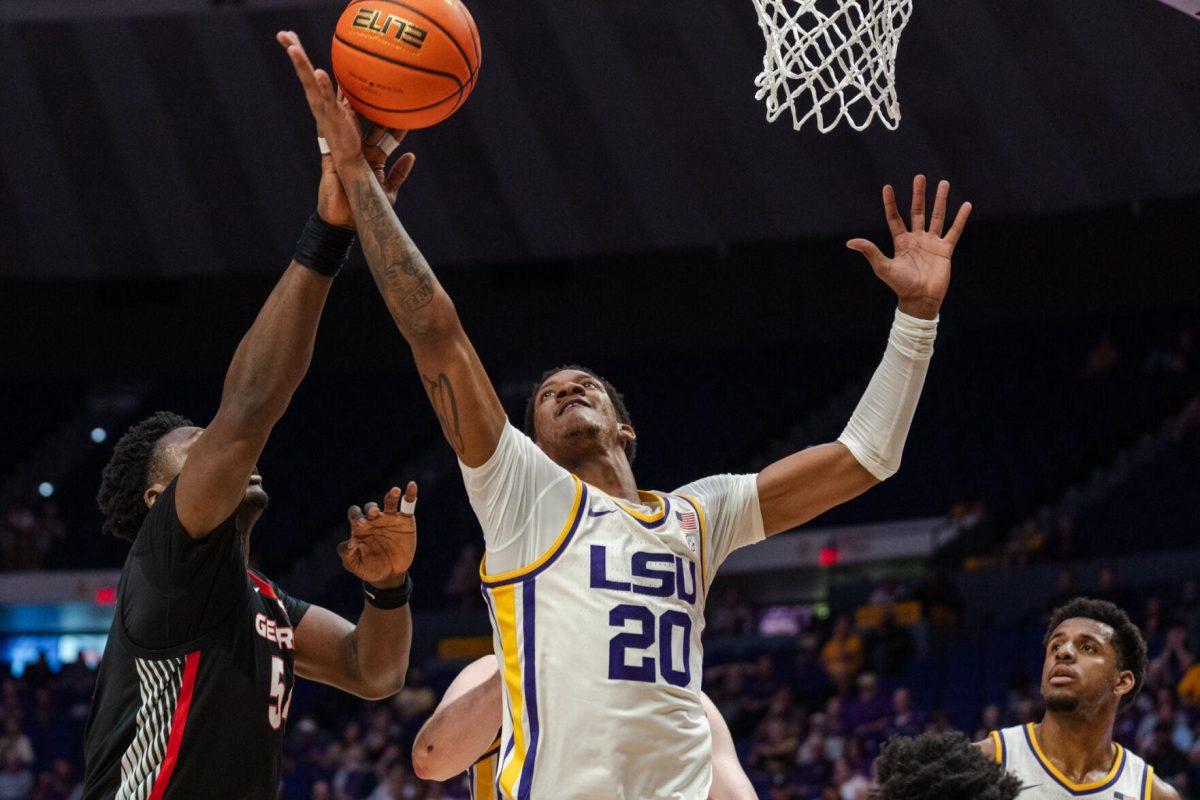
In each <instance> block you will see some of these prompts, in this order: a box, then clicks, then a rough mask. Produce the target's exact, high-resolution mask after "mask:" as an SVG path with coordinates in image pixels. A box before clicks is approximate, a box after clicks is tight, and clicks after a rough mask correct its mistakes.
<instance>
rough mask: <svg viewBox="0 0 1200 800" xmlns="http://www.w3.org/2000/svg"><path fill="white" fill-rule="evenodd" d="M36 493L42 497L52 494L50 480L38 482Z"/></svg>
mask: <svg viewBox="0 0 1200 800" xmlns="http://www.w3.org/2000/svg"><path fill="white" fill-rule="evenodd" d="M38 494H40V495H41V496H42V497H49V496H51V495H52V494H54V484H53V483H51V482H50V481H42V482H41V483H39V484H38Z"/></svg>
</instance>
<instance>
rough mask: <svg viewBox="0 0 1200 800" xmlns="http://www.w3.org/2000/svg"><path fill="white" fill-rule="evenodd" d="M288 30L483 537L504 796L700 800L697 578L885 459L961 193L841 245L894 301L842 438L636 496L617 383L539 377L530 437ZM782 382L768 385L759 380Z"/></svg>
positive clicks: (865, 483) (919, 181) (920, 202)
mask: <svg viewBox="0 0 1200 800" xmlns="http://www.w3.org/2000/svg"><path fill="white" fill-rule="evenodd" d="M287 39H288V54H289V57H290V58H291V60H292V64H293V66H294V67H295V69H296V74H297V76H298V78H299V79H300V82H301V83H302V85H303V86H304V92H305V97H306V98H307V100H308V103H309V108H310V110H311V111H312V113H313V116H314V119H315V120H316V124H317V131H318V135H319V136H321V137H323V138H324V140H325V143H326V146H327V147H328V149H329V151H330V160H331V161H332V164H333V168H334V170H335V171H336V172H337V174H338V177H339V178H340V180H341V182H342V186H343V188H344V189H345V191H346V196H347V198H348V199H349V201H350V206H351V209H352V210H353V212H354V217H355V221H356V227H357V229H358V235H359V238H360V240H361V243H362V249H363V254H364V255H365V256H366V260H367V264H368V265H369V266H370V268H371V273H372V275H373V276H374V278H375V283H376V285H377V287H378V288H379V291H380V294H381V295H382V296H383V299H384V301H385V303H386V304H387V307H388V310H389V311H390V312H391V315H392V318H393V320H394V321H395V323H396V326H397V327H398V328H399V330H400V332H401V333H402V334H403V336H404V338H405V339H406V340H407V342H408V344H409V346H410V347H411V348H412V353H413V357H414V360H415V361H416V366H417V370H418V371H419V373H420V376H421V380H422V383H423V385H424V387H425V391H426V394H427V395H428V396H429V400H430V402H431V403H432V405H433V408H434V410H435V412H436V413H437V416H438V421H439V422H440V423H441V427H442V432H443V434H444V436H445V438H446V440H447V441H448V442H449V443H450V445H451V446H452V447H453V448H454V451H455V453H456V454H457V456H458V459H459V462H460V463H461V466H462V470H463V476H464V479H465V482H466V485H467V492H468V495H469V497H470V500H471V504H472V507H473V508H474V510H475V512H476V514H477V515H478V517H479V520H480V523H481V525H482V527H483V535H484V541H485V545H486V549H485V552H486V555H485V558H484V563H483V566H482V570H481V571H482V578H483V582H484V585H485V587H486V595H487V600H488V607H489V609H490V613H491V617H492V623H493V627H494V641H495V648H496V655H497V657H498V658H499V660H500V663H501V665H502V669H503V688H504V722H503V733H502V735H501V743H500V761H499V766H498V770H499V775H498V778H497V792H498V794H499V795H501V796H502V797H504V798H521V799H522V800H523V799H524V798H529V797H534V798H554V800H569V799H570V800H575V799H578V800H583V799H584V798H597V799H598V798H603V799H604V800H621V799H622V798H624V799H625V800H651V798H685V799H686V800H702V799H703V798H705V797H706V796H707V794H708V790H709V785H710V783H711V780H712V767H711V757H710V751H711V737H710V733H709V727H708V723H707V721H706V719H705V715H704V711H703V707H702V705H701V701H700V675H701V672H702V666H703V665H702V651H701V647H700V635H701V632H702V628H703V623H704V616H703V612H704V603H705V600H706V598H707V595H708V588H709V585H710V583H711V582H712V580H713V577H714V576H715V575H716V572H717V569H718V568H719V567H720V566H721V562H722V561H723V560H724V559H725V557H726V556H727V555H729V553H730V552H732V551H733V550H735V549H736V548H738V547H742V546H744V545H748V544H752V543H754V542H757V541H760V540H762V539H763V538H764V537H766V536H772V535H775V534H777V533H781V532H783V531H788V530H791V529H793V528H795V527H796V526H798V525H801V524H803V523H805V522H807V521H808V520H810V519H812V518H813V517H815V516H817V515H818V514H821V513H822V512H824V511H827V510H828V509H830V508H832V507H834V506H836V505H839V504H841V503H844V502H846V501H848V500H850V499H852V498H854V497H856V496H858V495H859V494H861V493H862V492H864V491H866V490H867V489H869V488H871V487H872V486H875V485H876V484H878V483H879V482H880V481H881V480H883V479H885V478H887V477H889V476H890V475H892V474H893V473H894V472H895V471H896V470H897V469H898V468H899V464H900V455H901V451H902V449H903V445H904V440H905V438H906V436H907V434H908V429H909V426H910V424H911V422H912V417H913V414H914V412H915V410H916V404H917V400H918V398H919V396H920V392H921V387H922V386H923V384H924V380H925V374H926V371H927V369H928V366H929V359H930V357H931V355H932V353H933V341H934V337H935V335H936V331H937V316H938V311H939V309H940V308H941V304H942V300H943V299H944V297H945V295H946V290H947V288H948V287H949V283H950V258H951V255H952V253H953V252H954V247H955V245H956V243H957V242H958V239H959V237H960V236H961V235H962V232H963V228H964V226H965V224H966V221H967V216H968V215H969V213H970V205H969V204H963V205H962V207H961V208H960V209H959V211H958V213H957V214H956V216H955V218H954V220H953V222H952V223H951V225H950V226H949V228H948V229H947V230H946V231H945V232H944V233H943V226H944V224H945V222H946V200H947V196H948V194H949V191H950V185H949V184H948V183H947V182H945V181H942V182H941V183H940V184H939V185H938V187H937V193H936V199H935V201H934V204H933V208H932V213H931V214H930V215H929V217H928V219H927V218H926V205H925V201H926V186H925V178H924V176H920V175H918V176H917V177H916V178H915V179H914V181H913V196H912V213H911V228H909V227H906V225H905V222H904V220H903V219H902V217H901V215H900V212H899V210H898V208H897V206H896V198H895V194H894V192H893V191H892V188H891V187H890V186H886V187H884V190H883V201H884V209H885V212H886V219H887V224H888V227H889V229H890V230H891V233H892V239H893V246H894V253H895V254H894V255H893V256H892V257H890V258H889V257H887V256H885V255H884V254H883V253H882V252H880V250H879V248H878V247H876V246H875V245H874V244H872V243H871V242H869V241H867V240H865V239H853V240H851V241H849V242H847V246H848V247H850V248H851V249H853V250H856V251H858V252H860V253H862V254H863V255H864V256H865V257H866V258H867V260H868V261H869V262H870V264H871V267H872V268H873V269H874V271H875V274H876V275H877V276H878V277H879V278H880V279H881V280H883V282H884V283H885V284H887V285H888V286H889V287H890V288H891V289H892V290H893V291H894V292H895V293H896V297H897V301H898V303H897V305H898V308H897V310H896V314H895V321H894V322H893V324H892V330H891V335H890V337H889V340H888V344H887V347H886V349H885V351H884V356H883V360H882V362H881V363H880V366H879V368H878V370H877V371H876V373H875V376H874V377H873V378H872V380H871V382H870V384H869V385H868V387H867V390H866V393H865V394H864V396H863V398H862V401H861V402H860V403H859V405H858V407H857V408H856V409H855V411H854V414H853V415H852V417H851V419H850V421H849V423H848V424H847V426H846V429H845V431H844V432H843V433H842V435H841V436H840V437H839V439H838V440H837V441H835V442H830V443H827V444H822V445H818V446H815V447H810V448H808V449H805V450H802V451H800V452H797V453H794V454H792V455H790V456H788V457H786V458H784V459H782V460H780V461H778V462H776V463H774V464H771V465H770V466H768V467H766V468H765V469H763V470H762V471H761V472H760V473H758V474H757V475H721V476H715V477H710V478H704V479H701V480H699V481H696V482H694V483H690V484H687V485H685V486H682V487H680V488H679V489H677V490H675V491H673V492H667V493H658V492H647V491H639V489H638V486H637V483H636V481H635V480H634V475H633V468H632V461H633V455H634V452H635V448H636V446H637V434H636V432H635V430H634V428H633V425H632V424H631V420H630V418H629V415H628V414H627V413H623V409H624V405H623V403H622V402H621V399H620V396H619V395H618V393H617V392H616V391H615V389H613V388H612V386H611V384H609V383H607V382H606V381H603V380H600V379H599V377H597V376H596V375H595V374H594V373H592V372H590V371H587V370H580V369H565V370H557V371H553V372H552V373H551V374H549V375H548V376H547V377H546V378H545V379H544V380H543V381H542V382H541V383H540V385H539V386H538V388H537V390H536V393H535V395H534V397H533V406H532V413H531V415H530V420H531V427H530V429H529V430H526V431H525V432H524V433H522V432H521V431H519V430H517V429H516V428H515V427H513V426H512V425H511V424H510V423H509V421H508V418H507V417H506V416H505V413H504V408H503V406H502V405H501V403H500V399H499V397H498V396H497V394H496V391H495V389H494V388H493V386H492V382H491V380H490V379H489V378H488V375H487V372H486V371H485V370H484V367H483V364H482V363H481V362H480V359H479V357H478V355H477V354H476V352H475V349H474V347H473V346H472V345H471V342H470V340H469V338H468V337H467V334H466V332H465V331H464V330H463V326H462V323H461V321H460V320H459V317H458V313H457V311H456V310H455V308H454V303H453V302H452V301H451V299H450V297H449V295H448V294H447V293H446V291H445V290H444V289H443V288H442V286H441V284H440V283H439V282H438V280H437V278H436V276H435V275H434V273H433V270H432V269H431V268H430V266H429V264H428V262H426V260H425V258H424V257H423V256H422V255H421V253H420V251H419V250H418V249H417V247H416V245H415V244H414V243H413V241H412V239H411V238H410V237H409V235H408V233H407V232H406V231H405V230H404V227H403V226H402V225H401V224H400V221H399V220H398V219H397V217H396V214H395V212H394V211H393V209H392V205H391V203H389V202H388V199H387V196H386V195H385V194H384V191H383V188H382V186H381V183H380V181H381V180H383V174H382V170H381V171H380V173H379V174H376V173H375V172H374V171H373V170H372V168H371V165H369V164H368V163H367V162H366V161H365V160H364V159H363V157H362V148H363V141H362V134H361V129H360V128H359V125H358V122H357V119H356V117H355V115H354V113H353V110H352V109H350V107H349V106H348V104H346V102H345V101H344V99H342V98H339V97H338V95H337V94H336V92H335V90H334V88H333V84H332V81H331V79H330V77H329V75H328V74H326V73H325V72H324V71H322V70H314V69H313V67H312V64H311V63H310V62H309V60H308V57H307V56H306V55H305V53H304V50H303V48H302V47H301V45H300V43H299V40H298V39H296V38H295V37H294V35H290V36H288V37H287ZM384 133H385V132H383V131H380V132H377V133H373V134H371V136H382V135H383V134H384ZM368 139H370V136H369V137H368ZM367 144H370V145H372V146H374V145H376V144H377V142H374V141H368V142H367ZM413 158H414V156H413V155H412V154H410V153H405V154H402V155H401V156H399V157H398V159H397V160H396V161H395V163H394V165H393V169H403V170H405V171H407V170H408V169H409V168H410V167H411V166H412V161H413ZM597 280H603V276H598V277H597ZM647 281H650V282H652V281H653V276H652V275H651V276H647ZM644 289H645V286H644V285H643V286H637V287H629V291H642V290H644ZM562 300H563V302H570V303H572V304H574V305H576V306H578V311H579V317H580V320H581V324H582V323H585V322H586V320H587V319H588V317H589V316H590V315H594V314H597V313H605V311H606V310H605V309H597V308H594V307H589V306H588V303H587V298H583V297H580V298H562ZM682 311H683V309H681V312H682ZM497 312H498V313H503V309H497ZM531 322H532V321H529V320H522V321H519V322H517V321H514V324H521V325H524V324H531ZM703 377H704V376H700V375H697V376H696V380H695V382H694V383H693V384H691V385H689V386H687V387H681V395H684V396H681V398H680V402H695V399H696V397H697V396H698V395H701V394H702V392H703V385H702V381H703ZM786 379H787V376H776V375H771V376H767V377H766V378H765V380H764V385H763V387H762V391H763V392H764V393H766V392H769V391H770V387H771V384H772V383H774V382H775V381H779V380H786Z"/></svg>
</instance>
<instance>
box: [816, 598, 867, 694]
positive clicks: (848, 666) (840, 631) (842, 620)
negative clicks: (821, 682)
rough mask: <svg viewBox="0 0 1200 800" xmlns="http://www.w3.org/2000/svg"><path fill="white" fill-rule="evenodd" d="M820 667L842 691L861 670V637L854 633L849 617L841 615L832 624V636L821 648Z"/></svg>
mask: <svg viewBox="0 0 1200 800" xmlns="http://www.w3.org/2000/svg"><path fill="white" fill-rule="evenodd" d="M821 665H822V666H823V667H824V668H825V674H826V675H828V676H829V679H830V680H831V681H833V682H834V684H836V685H837V686H838V687H839V688H840V689H841V690H842V691H845V690H846V689H848V688H849V686H850V684H851V683H853V681H854V678H855V677H856V676H857V675H858V672H859V670H861V669H862V666H863V643H862V637H860V636H859V635H858V633H856V632H855V631H854V627H853V625H852V624H851V622H850V618H849V617H847V616H844V615H843V616H840V617H838V618H837V621H836V622H834V624H833V636H831V637H829V641H828V642H826V643H825V646H824V647H822V648H821Z"/></svg>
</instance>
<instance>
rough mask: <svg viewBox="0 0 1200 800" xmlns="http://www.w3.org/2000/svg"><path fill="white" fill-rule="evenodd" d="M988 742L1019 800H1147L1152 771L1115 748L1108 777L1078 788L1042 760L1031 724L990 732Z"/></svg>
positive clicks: (1137, 759) (1127, 752)
mask: <svg viewBox="0 0 1200 800" xmlns="http://www.w3.org/2000/svg"><path fill="white" fill-rule="evenodd" d="M991 738H992V741H993V743H994V744H995V747H996V760H997V761H998V762H1000V764H1001V765H1002V766H1003V767H1004V768H1005V769H1006V770H1008V771H1009V772H1010V773H1012V774H1013V775H1015V776H1017V778H1018V779H1019V780H1020V781H1021V784H1022V785H1023V786H1024V787H1025V788H1024V789H1022V790H1021V795H1020V800H1080V798H1094V800H1150V793H1151V789H1152V788H1153V786H1154V768H1153V767H1151V766H1150V765H1149V764H1147V763H1146V762H1145V761H1143V760H1142V759H1141V758H1139V757H1138V756H1136V755H1134V754H1133V753H1131V752H1129V751H1128V750H1126V749H1125V748H1124V747H1121V745H1119V744H1117V745H1116V748H1117V755H1116V758H1114V759H1113V764H1112V768H1111V769H1110V770H1109V771H1108V774H1107V775H1105V776H1104V777H1103V778H1101V779H1100V780H1098V781H1094V782H1092V783H1086V784H1080V783H1074V782H1072V781H1070V780H1068V779H1067V776H1066V775H1064V774H1063V773H1062V772H1061V771H1060V770H1059V769H1058V768H1057V767H1055V766H1054V764H1052V763H1050V759H1048V758H1046V755H1045V753H1043V752H1042V748H1041V745H1039V744H1038V740H1037V734H1036V732H1035V730H1034V725H1033V723H1030V724H1028V725H1024V726H1021V725H1018V726H1016V727H1013V728H1005V729H1004V730H1001V731H992V733H991ZM1114 744H1115V743H1114Z"/></svg>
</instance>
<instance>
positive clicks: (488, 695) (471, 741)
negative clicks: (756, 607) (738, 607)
mask: <svg viewBox="0 0 1200 800" xmlns="http://www.w3.org/2000/svg"><path fill="white" fill-rule="evenodd" d="M500 683H501V681H500V669H499V667H498V665H497V661H496V657H495V656H494V655H492V656H484V657H483V658H480V659H477V660H476V661H473V662H471V663H470V664H468V665H467V666H466V667H465V668H463V670H462V672H460V673H458V675H457V676H455V678H454V680H453V681H451V683H450V686H449V687H448V688H447V689H446V693H445V694H444V695H443V696H442V700H441V702H440V703H438V707H437V708H436V709H435V710H434V712H433V714H432V715H431V716H430V718H429V719H428V720H427V721H426V722H425V724H424V725H423V726H421V730H420V732H419V733H418V734H417V738H416V740H415V741H414V742H413V751H412V764H413V772H415V773H416V774H417V776H418V777H420V778H423V779H425V780H435V781H445V780H449V779H450V778H452V777H454V776H455V775H458V774H461V773H462V772H466V773H467V776H468V780H469V783H470V787H471V800H494V798H495V797H496V785H495V784H496V775H497V769H496V767H497V764H498V763H499V760H500V735H499V731H500V730H501V727H502V713H503V701H504V698H503V692H502V690H501V687H500ZM700 701H701V703H702V704H703V705H704V713H705V717H706V718H707V720H708V726H709V728H710V729H711V731H712V775H713V781H712V788H711V789H710V790H709V793H708V796H709V800H756V798H757V795H756V794H755V792H754V786H753V785H752V784H751V783H750V778H749V777H747V776H746V772H745V770H743V769H742V765H741V764H740V763H739V762H738V756H737V750H735V749H734V745H733V736H732V734H730V732H729V726H728V725H726V724H725V720H724V718H722V717H721V712H720V711H718V710H717V707H716V706H715V705H714V704H713V702H712V701H711V700H709V698H708V695H706V694H704V693H703V692H701V694H700ZM490 731H494V732H496V733H495V734H491V733H489V732H490ZM489 736H490V737H491V738H490V739H489Z"/></svg>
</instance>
